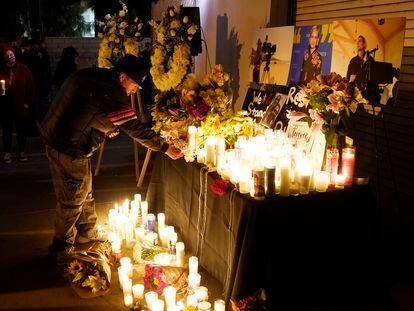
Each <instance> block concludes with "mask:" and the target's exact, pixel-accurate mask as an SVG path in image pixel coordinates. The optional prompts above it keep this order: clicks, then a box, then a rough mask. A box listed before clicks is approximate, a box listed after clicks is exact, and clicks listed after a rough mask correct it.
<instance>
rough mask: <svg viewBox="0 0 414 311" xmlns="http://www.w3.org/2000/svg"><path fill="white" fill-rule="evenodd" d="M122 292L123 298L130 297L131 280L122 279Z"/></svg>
mask: <svg viewBox="0 0 414 311" xmlns="http://www.w3.org/2000/svg"><path fill="white" fill-rule="evenodd" d="M122 291H123V293H124V296H127V295H132V280H130V279H124V280H123V282H122Z"/></svg>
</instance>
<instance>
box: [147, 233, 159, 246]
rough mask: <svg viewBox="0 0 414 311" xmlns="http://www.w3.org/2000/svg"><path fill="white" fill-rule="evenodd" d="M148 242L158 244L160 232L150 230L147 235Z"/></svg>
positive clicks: (153, 244)
mask: <svg viewBox="0 0 414 311" xmlns="http://www.w3.org/2000/svg"><path fill="white" fill-rule="evenodd" d="M145 240H146V242H147V244H149V245H152V246H155V245H157V244H158V234H157V233H156V232H148V233H147V235H146V236H145Z"/></svg>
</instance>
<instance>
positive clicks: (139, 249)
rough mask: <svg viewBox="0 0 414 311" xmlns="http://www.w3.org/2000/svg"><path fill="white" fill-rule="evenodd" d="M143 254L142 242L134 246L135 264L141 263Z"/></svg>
mask: <svg viewBox="0 0 414 311" xmlns="http://www.w3.org/2000/svg"><path fill="white" fill-rule="evenodd" d="M141 252H142V247H141V243H140V242H136V243H135V245H134V248H133V250H132V255H133V257H134V262H136V263H138V262H140V261H141Z"/></svg>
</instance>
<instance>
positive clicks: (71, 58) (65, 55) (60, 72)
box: [52, 46, 79, 91]
mask: <svg viewBox="0 0 414 311" xmlns="http://www.w3.org/2000/svg"><path fill="white" fill-rule="evenodd" d="M78 58H79V54H78V51H76V49H75V48H74V47H73V46H68V47H66V48H64V49H63V51H62V56H61V58H60V60H59V61H58V63H57V64H56V70H55V74H54V75H53V78H52V91H57V90H59V89H60V87H61V86H62V84H63V82H65V80H66V79H67V77H69V76H70V75H71V74H72V73H73V72H75V71H76V70H78Z"/></svg>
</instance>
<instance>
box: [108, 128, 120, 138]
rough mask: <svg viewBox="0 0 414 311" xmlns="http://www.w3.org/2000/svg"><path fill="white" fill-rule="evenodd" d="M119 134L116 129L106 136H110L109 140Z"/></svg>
mask: <svg viewBox="0 0 414 311" xmlns="http://www.w3.org/2000/svg"><path fill="white" fill-rule="evenodd" d="M118 134H119V129H115V130H113V131H109V132H107V133H106V136H108V138H114V137H115V136H116V135H118Z"/></svg>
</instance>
